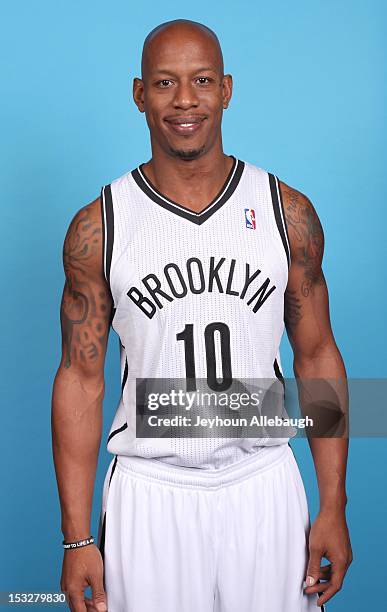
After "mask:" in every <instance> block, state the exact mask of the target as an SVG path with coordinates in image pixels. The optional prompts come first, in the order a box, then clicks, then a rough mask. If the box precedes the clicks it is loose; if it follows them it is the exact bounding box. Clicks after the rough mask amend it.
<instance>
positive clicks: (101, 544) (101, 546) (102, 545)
mask: <svg viewBox="0 0 387 612" xmlns="http://www.w3.org/2000/svg"><path fill="white" fill-rule="evenodd" d="M116 465H117V455H116V456H115V459H114V463H113V467H112V471H111V474H110V478H109V485H108V491H107V495H108V494H109V489H110V483H111V481H112V476H113V474H114V470H115V469H116ZM105 533H106V510H105V514H104V515H103V521H102V529H101V537H100V541H99V545H98V548H99V552H100V553H101V557H102V560H104V554H105Z"/></svg>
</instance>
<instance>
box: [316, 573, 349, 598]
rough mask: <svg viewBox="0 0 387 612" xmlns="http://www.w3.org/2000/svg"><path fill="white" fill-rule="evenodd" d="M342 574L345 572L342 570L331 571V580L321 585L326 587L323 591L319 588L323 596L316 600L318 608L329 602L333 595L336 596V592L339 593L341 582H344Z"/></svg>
mask: <svg viewBox="0 0 387 612" xmlns="http://www.w3.org/2000/svg"><path fill="white" fill-rule="evenodd" d="M344 574H345V570H343V569H341V570H338V569H334V570H333V573H332V577H331V579H330V580H329V581H328V582H326V583H325V584H323V585H322V587H323V586H326V587H327V588H325V589H323V588H321V591H323V595H322V596H321V597H319V598H318V600H317V605H318V606H321V605H322V604H324V603H326V602H327V601H329V599H331V598H332V597H333V596H334V595H336V593H338V591H340V589H341V587H342V585H343V581H344Z"/></svg>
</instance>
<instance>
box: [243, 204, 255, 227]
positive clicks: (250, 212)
mask: <svg viewBox="0 0 387 612" xmlns="http://www.w3.org/2000/svg"><path fill="white" fill-rule="evenodd" d="M245 221H246V227H248V228H249V229H254V230H255V210H254V209H253V208H245Z"/></svg>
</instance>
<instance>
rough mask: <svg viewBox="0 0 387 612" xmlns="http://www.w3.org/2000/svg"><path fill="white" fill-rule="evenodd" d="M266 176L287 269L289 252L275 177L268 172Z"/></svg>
mask: <svg viewBox="0 0 387 612" xmlns="http://www.w3.org/2000/svg"><path fill="white" fill-rule="evenodd" d="M268 175H269V183H270V191H271V200H272V204H273V209H274V216H275V220H276V223H277V227H278V231H279V233H280V236H281V239H282V244H283V245H284V249H285V254H286V259H287V261H288V267H289V266H290V252H289V247H288V243H287V241H286V235H285V229H284V224H283V222H282V217H281V211H280V206H281V205H280V202H279V198H278V193H277V184H276V181H277V177H275V176H274V174H271V173H270V172H268ZM282 210H283V207H282ZM284 218H285V217H284Z"/></svg>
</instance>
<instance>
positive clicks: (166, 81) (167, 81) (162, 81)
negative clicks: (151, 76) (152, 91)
mask: <svg viewBox="0 0 387 612" xmlns="http://www.w3.org/2000/svg"><path fill="white" fill-rule="evenodd" d="M168 83H172V81H170V80H169V79H162V80H161V81H157V83H156V85H159V86H160V87H161V88H164V89H165V87H168Z"/></svg>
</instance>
